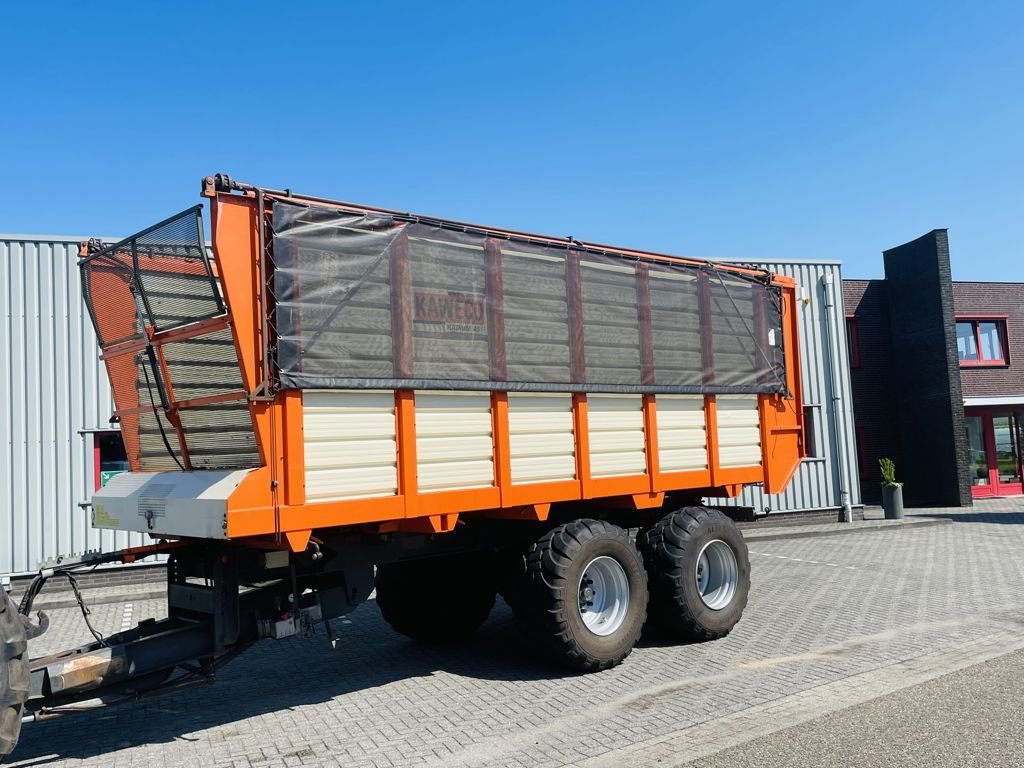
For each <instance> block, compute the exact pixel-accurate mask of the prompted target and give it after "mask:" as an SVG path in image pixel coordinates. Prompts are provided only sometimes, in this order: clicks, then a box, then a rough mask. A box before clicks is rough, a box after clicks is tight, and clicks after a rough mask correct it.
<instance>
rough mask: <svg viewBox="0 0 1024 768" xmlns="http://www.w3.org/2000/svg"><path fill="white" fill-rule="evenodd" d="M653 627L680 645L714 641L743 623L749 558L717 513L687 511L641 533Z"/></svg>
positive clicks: (731, 527) (732, 526)
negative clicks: (699, 641) (741, 619)
mask: <svg viewBox="0 0 1024 768" xmlns="http://www.w3.org/2000/svg"><path fill="white" fill-rule="evenodd" d="M637 545H638V546H639V548H640V551H641V552H642V553H643V556H644V563H645V564H646V566H647V573H648V577H649V579H650V590H651V604H650V611H651V621H652V623H653V624H654V625H656V626H657V627H658V628H659V629H661V630H662V631H665V632H667V633H668V634H670V635H671V636H673V637H676V638H678V639H681V640H715V639H717V638H719V637H724V636H725V635H727V634H729V631H730V630H731V629H732V628H733V627H734V626H735V625H736V623H737V622H738V621H739V620H740V616H742V615H743V609H744V608H745V607H746V604H747V594H748V593H749V591H750V556H749V554H748V552H747V545H746V542H744V540H743V534H741V533H740V531H739V529H738V528H737V527H736V524H735V523H734V522H733V521H732V520H730V519H729V518H728V517H726V516H725V515H723V514H722V513H721V512H719V511H718V510H714V509H708V508H706V507H683V508H682V509H678V510H676V511H675V512H670V513H669V514H667V515H665V516H664V517H663V518H661V519H660V520H659V521H658V522H656V523H655V524H654V525H652V526H651V527H650V528H646V529H644V530H643V531H641V532H640V535H639V536H638V537H637Z"/></svg>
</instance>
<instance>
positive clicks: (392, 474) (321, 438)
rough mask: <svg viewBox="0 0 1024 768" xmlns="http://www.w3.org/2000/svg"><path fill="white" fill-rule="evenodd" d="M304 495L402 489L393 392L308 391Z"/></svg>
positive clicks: (317, 497) (351, 495) (325, 497)
mask: <svg viewBox="0 0 1024 768" xmlns="http://www.w3.org/2000/svg"><path fill="white" fill-rule="evenodd" d="M302 429H303V443H304V446H305V456H306V499H307V500H309V501H330V500H334V499H357V498H365V497H375V496H394V495H395V494H397V493H398V464H397V457H398V451H397V442H396V439H395V393H394V392H392V391H390V390H388V391H385V392H378V391H350V390H346V391H316V392H314V391H309V390H307V391H304V392H303V393H302Z"/></svg>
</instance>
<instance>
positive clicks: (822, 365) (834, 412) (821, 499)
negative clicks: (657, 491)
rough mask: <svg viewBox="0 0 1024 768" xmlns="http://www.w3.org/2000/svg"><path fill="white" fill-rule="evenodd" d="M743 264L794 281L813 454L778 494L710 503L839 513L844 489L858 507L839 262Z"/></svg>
mask: <svg viewBox="0 0 1024 768" xmlns="http://www.w3.org/2000/svg"><path fill="white" fill-rule="evenodd" d="M744 263H750V264H754V265H756V266H758V267H762V268H764V269H769V270H771V271H773V272H776V273H778V274H782V275H790V276H791V277H795V278H796V281H797V286H798V287H797V295H798V296H799V297H800V301H799V302H798V303H799V319H800V362H801V369H802V372H803V390H804V391H803V395H804V404H805V405H808V406H811V412H812V413H813V419H814V427H813V430H812V431H813V435H814V442H815V443H816V445H815V451H814V454H815V455H814V456H813V457H810V458H807V459H805V460H804V461H803V463H802V464H801V466H800V468H799V469H798V470H797V473H796V476H795V477H794V478H793V481H792V483H790V485H789V487H788V488H787V489H786V490H785V492H783V493H780V494H775V495H768V494H766V493H764V492H763V491H762V490H761V489H760V488H759V487H751V488H747V489H746V490H745V491H744V492H743V493H742V494H741V495H740V496H739V497H738V498H736V499H715V500H714V503H716V504H726V505H730V506H742V507H753V508H754V509H755V510H756V511H757V512H758V513H761V512H764V511H765V510H766V509H767V510H769V511H771V512H796V511H800V510H812V509H840V508H841V507H842V506H843V494H842V491H843V490H844V489H845V490H846V492H847V493H848V494H849V497H848V499H849V504H850V505H851V506H852V507H856V506H859V505H860V504H861V499H860V480H859V479H858V478H859V473H858V468H857V442H856V432H855V429H854V421H853V398H852V395H851V390H850V362H849V359H848V350H847V345H846V312H845V310H844V308H843V282H842V274H841V270H840V267H839V263H838V262H824V261H823V262H803V261H792V262H777V261H771V262H767V261H755V262H749V261H748V262H744ZM829 280H831V284H830V283H829V282H828V281H829ZM804 299H809V301H804ZM830 334H831V344H830V343H829V340H830Z"/></svg>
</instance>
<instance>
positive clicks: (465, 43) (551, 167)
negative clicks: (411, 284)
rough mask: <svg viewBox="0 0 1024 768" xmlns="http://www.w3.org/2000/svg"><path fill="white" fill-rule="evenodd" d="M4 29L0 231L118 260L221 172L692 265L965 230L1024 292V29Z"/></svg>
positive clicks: (289, 13)
mask: <svg viewBox="0 0 1024 768" xmlns="http://www.w3.org/2000/svg"><path fill="white" fill-rule="evenodd" d="M191 5H192V4H175V5H172V4H170V3H166V4H164V6H165V7H164V8H163V9H158V8H157V4H155V3H153V4H149V3H132V4H124V5H120V6H119V5H117V4H85V3H81V4H60V3H53V4H50V3H16V4H9V6H8V7H7V8H5V12H4V20H3V27H4V34H3V44H2V45H0V93H2V94H3V104H4V109H3V113H4V114H3V118H2V119H0V168H2V172H3V184H2V185H0V231H3V232H28V233H49V234H76V235H120V234H128V233H130V232H133V231H136V230H138V229H141V228H142V227H144V226H146V225H148V224H150V223H152V222H154V221H156V220H157V219H160V218H163V217H164V216H166V215H168V214H170V213H173V212H176V211H177V210H180V209H182V208H185V207H187V206H188V205H191V204H193V203H194V202H195V201H196V200H197V194H198V189H199V178H200V177H201V176H202V175H204V174H208V173H212V172H215V171H225V172H228V173H231V174H232V175H233V176H235V177H236V178H239V179H242V180H245V181H249V182H252V183H257V184H261V185H264V186H270V187H285V186H288V187H291V188H293V189H296V190H299V191H302V192H307V193H310V194H316V195H321V196H326V197H335V198H340V199H346V200H354V201H359V202H367V203H375V204H379V205H383V206H387V207H393V208H401V209H405V210H413V211H418V212H421V213H427V214H434V215H439V216H446V217H451V218H459V219H466V220H470V221H477V222H480V223H485V224H494V225H498V226H505V227H512V228H520V229H526V230H531V231H536V232H542V233H547V234H556V235H573V236H574V237H576V238H577V239H580V240H590V241H600V242H610V243H617V244H622V245H627V246H631V247H637V248H649V249H653V250H660V251H667V252H671V253H677V254H685V255H694V256H712V257H742V258H750V259H754V258H769V259H770V258H782V257H794V258H835V259H841V260H842V261H843V263H844V273H845V275H846V276H848V277H872V276H880V275H881V271H882V265H881V256H880V252H881V251H882V250H883V249H885V248H888V247H891V246H894V245H898V244H900V243H902V242H905V241H907V240H910V239H913V238H915V237H917V236H918V235H921V234H923V233H925V232H927V231H928V230H930V229H932V228H936V227H948V228H949V230H950V243H951V249H952V255H953V273H954V277H955V278H956V279H961V280H969V279H974V280H1024V266H1022V264H1024V234H1022V231H1024V230H1022V226H1021V225H1022V223H1024V221H1022V211H1024V46H1022V45H1021V40H1022V39H1024V36H1022V33H1024V4H1022V3H1019V2H984V1H982V2H973V3H964V2H957V3H954V2H945V1H944V0H920V1H916V2H896V1H894V0H889V1H887V2H861V3H822V2H792V3H779V4H767V3H730V2H720V3H716V2H701V3H697V2H679V3H670V2H665V3H660V4H647V3H642V2H630V3H621V2H619V3H604V2H597V1H594V2H587V3H583V2H580V3H568V2H550V3H479V2H478V3H468V2H467V3H456V2H438V3H424V2H418V3H408V4H405V3H360V4H356V3H351V4H350V3H343V2H336V3H327V2H323V3H297V2H277V3H259V2H249V3H234V4H229V3H204V4H197V5H195V9H194V10H186V8H187V7H189V6H191Z"/></svg>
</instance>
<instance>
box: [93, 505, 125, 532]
mask: <svg viewBox="0 0 1024 768" xmlns="http://www.w3.org/2000/svg"><path fill="white" fill-rule="evenodd" d="M92 524H93V525H95V526H98V527H100V528H117V527H118V526H119V525H121V521H120V520H117V519H115V518H113V517H111V516H110V515H108V514H107V510H106V508H105V507H104V506H103V505H102V504H97V505H96V506H95V507H93V513H92Z"/></svg>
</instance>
